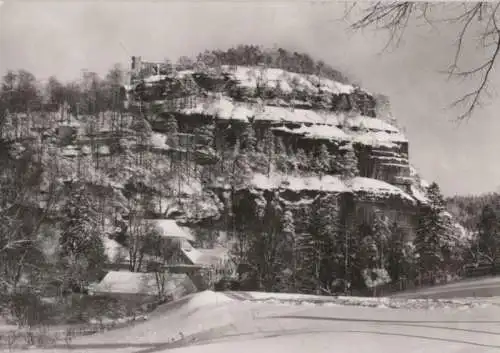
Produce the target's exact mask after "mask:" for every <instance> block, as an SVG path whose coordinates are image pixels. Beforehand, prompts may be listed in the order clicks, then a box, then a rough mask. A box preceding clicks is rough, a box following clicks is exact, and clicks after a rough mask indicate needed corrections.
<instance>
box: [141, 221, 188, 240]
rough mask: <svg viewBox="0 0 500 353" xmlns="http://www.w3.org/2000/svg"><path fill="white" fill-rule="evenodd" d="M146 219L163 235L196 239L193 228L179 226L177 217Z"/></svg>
mask: <svg viewBox="0 0 500 353" xmlns="http://www.w3.org/2000/svg"><path fill="white" fill-rule="evenodd" d="M145 221H146V222H148V223H149V224H151V225H152V226H153V227H154V229H155V230H156V231H157V232H158V234H159V235H160V236H162V237H166V238H181V239H186V240H189V241H194V240H195V237H194V235H193V234H192V233H191V230H190V229H189V228H187V227H181V226H179V225H178V224H177V222H176V221H175V219H147V220H145Z"/></svg>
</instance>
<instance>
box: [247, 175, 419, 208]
mask: <svg viewBox="0 0 500 353" xmlns="http://www.w3.org/2000/svg"><path fill="white" fill-rule="evenodd" d="M251 184H252V186H253V187H255V188H256V189H260V190H273V189H280V188H283V189H287V190H293V191H302V190H317V191H326V192H339V193H340V192H349V191H353V192H366V193H370V194H375V195H379V196H384V195H385V196H387V195H394V196H399V197H401V198H403V199H406V200H408V201H411V202H412V203H413V202H415V199H414V198H413V197H412V196H410V195H408V194H407V193H406V192H404V191H403V190H401V189H400V188H398V187H397V186H394V185H391V184H389V183H386V182H384V181H381V180H377V179H371V178H364V177H356V178H353V179H352V180H351V181H350V182H349V184H350V186H347V185H346V184H345V183H344V182H343V181H342V180H341V179H340V178H339V177H338V176H334V175H325V176H323V177H322V178H320V177H318V176H304V177H295V176H289V175H284V174H278V173H275V174H271V175H270V176H267V175H264V174H258V173H256V174H254V176H253V178H252V181H251Z"/></svg>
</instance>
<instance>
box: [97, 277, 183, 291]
mask: <svg viewBox="0 0 500 353" xmlns="http://www.w3.org/2000/svg"><path fill="white" fill-rule="evenodd" d="M188 281H190V279H189V277H188V276H187V275H186V274H177V273H175V274H174V273H169V274H166V280H165V293H164V294H170V293H173V292H175V291H176V290H177V289H178V288H179V287H180V286H181V285H183V284H184V283H185V282H188ZM91 290H92V292H94V293H107V294H143V295H157V294H158V285H157V280H156V276H155V273H142V272H129V271H110V272H108V273H107V274H106V276H104V278H103V279H102V281H101V282H99V283H98V284H97V285H95V286H93V288H92V289H91Z"/></svg>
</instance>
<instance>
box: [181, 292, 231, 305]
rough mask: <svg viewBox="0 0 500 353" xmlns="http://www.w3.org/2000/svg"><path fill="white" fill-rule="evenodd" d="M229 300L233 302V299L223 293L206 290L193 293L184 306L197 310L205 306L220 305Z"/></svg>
mask: <svg viewBox="0 0 500 353" xmlns="http://www.w3.org/2000/svg"><path fill="white" fill-rule="evenodd" d="M230 302H234V299H231V298H229V297H228V296H227V295H225V294H223V293H218V292H213V291H211V290H206V291H203V292H200V293H196V294H195V295H193V296H192V297H191V299H190V300H189V302H188V303H187V304H186V307H187V308H188V309H189V310H197V309H201V308H204V307H207V306H212V305H220V304H225V303H230Z"/></svg>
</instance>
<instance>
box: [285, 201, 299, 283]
mask: <svg viewBox="0 0 500 353" xmlns="http://www.w3.org/2000/svg"><path fill="white" fill-rule="evenodd" d="M281 224H282V233H283V239H284V241H285V242H286V244H288V245H289V246H288V252H287V253H285V254H284V259H285V263H286V264H288V265H289V267H288V270H289V275H288V276H287V278H286V282H287V287H288V289H290V290H292V291H296V290H297V256H298V246H297V237H296V234H295V222H294V218H293V212H292V211H291V210H290V209H285V211H284V212H283V214H282V220H281Z"/></svg>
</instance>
